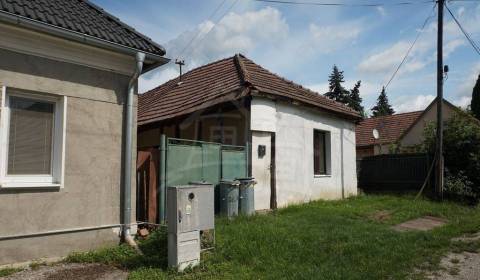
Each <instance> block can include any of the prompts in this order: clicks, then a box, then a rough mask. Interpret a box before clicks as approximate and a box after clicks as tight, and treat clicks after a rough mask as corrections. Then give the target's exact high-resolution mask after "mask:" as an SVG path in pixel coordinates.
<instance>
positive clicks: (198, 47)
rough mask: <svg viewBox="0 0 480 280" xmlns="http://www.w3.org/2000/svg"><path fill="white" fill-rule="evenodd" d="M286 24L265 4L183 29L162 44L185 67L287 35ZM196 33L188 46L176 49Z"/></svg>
mask: <svg viewBox="0 0 480 280" xmlns="http://www.w3.org/2000/svg"><path fill="white" fill-rule="evenodd" d="M288 32H289V26H288V24H287V23H286V20H285V19H284V18H283V16H282V14H281V13H280V11H279V10H277V9H274V8H271V7H266V8H263V9H261V10H258V11H250V12H245V13H243V14H237V13H229V14H228V15H226V16H225V17H224V18H223V19H222V20H221V21H220V22H219V23H217V24H214V23H213V22H211V21H205V22H203V23H201V24H199V25H198V26H197V27H196V28H195V29H194V30H189V31H185V32H183V33H182V34H180V35H179V36H178V37H177V38H175V39H173V40H171V41H170V42H168V43H167V44H165V47H166V48H167V50H168V52H169V56H170V57H177V56H179V55H181V56H182V58H185V59H186V60H187V61H186V62H187V67H188V68H189V69H191V68H194V67H196V66H199V65H202V64H204V63H206V62H208V61H211V60H215V59H218V58H222V57H226V56H231V55H232V54H234V53H238V52H242V53H248V52H249V51H251V50H253V49H254V48H255V47H257V46H260V45H262V44H275V43H278V42H279V41H281V40H285V39H287V38H288ZM195 36H197V39H195V40H194V41H193V43H192V44H191V45H190V47H189V48H188V49H187V50H186V51H185V52H184V53H183V54H180V52H181V51H182V50H183V49H184V48H185V46H186V45H187V44H188V43H189V42H190V41H191V40H192V38H194V37H195Z"/></svg>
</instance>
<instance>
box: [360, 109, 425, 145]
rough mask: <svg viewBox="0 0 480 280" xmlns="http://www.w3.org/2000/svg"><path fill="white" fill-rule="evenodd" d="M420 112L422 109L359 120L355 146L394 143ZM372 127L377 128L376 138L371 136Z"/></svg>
mask: <svg viewBox="0 0 480 280" xmlns="http://www.w3.org/2000/svg"><path fill="white" fill-rule="evenodd" d="M422 113H423V111H416V112H409V113H402V114H395V115H390V116H382V117H374V118H368V119H365V120H363V121H361V122H360V123H358V124H357V126H356V128H355V137H356V142H357V146H370V145H373V144H390V143H395V142H396V141H397V140H399V138H400V137H401V136H402V134H403V133H404V132H405V131H406V130H407V129H408V128H409V127H410V126H411V125H412V124H413V123H414V122H415V121H416V120H417V119H418V118H419V117H420V115H422ZM373 129H377V130H378V132H379V135H380V138H379V139H378V140H375V139H374V138H373V134H372V131H373Z"/></svg>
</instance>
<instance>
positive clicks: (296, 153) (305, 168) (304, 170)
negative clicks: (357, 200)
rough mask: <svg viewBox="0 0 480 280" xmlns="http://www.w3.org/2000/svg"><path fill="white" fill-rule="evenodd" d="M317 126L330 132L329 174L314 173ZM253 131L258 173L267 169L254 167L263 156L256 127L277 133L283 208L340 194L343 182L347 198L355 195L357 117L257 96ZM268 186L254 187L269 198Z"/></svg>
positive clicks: (259, 195)
mask: <svg viewBox="0 0 480 280" xmlns="http://www.w3.org/2000/svg"><path fill="white" fill-rule="evenodd" d="M314 129H318V130H323V131H326V132H329V134H330V145H329V146H330V147H329V150H330V153H328V152H327V154H330V157H328V156H327V162H329V163H327V166H330V168H327V169H329V171H330V172H329V173H330V174H329V175H324V176H314V171H313V131H314ZM251 130H252V151H253V152H252V175H253V176H254V177H255V175H257V176H261V172H264V171H263V170H258V169H256V166H262V164H261V163H259V161H264V160H263V159H260V158H258V155H257V154H256V153H255V151H256V147H257V146H258V144H259V142H258V141H259V140H258V139H259V138H258V137H256V134H258V132H257V131H268V132H274V133H275V135H276V160H275V165H276V173H275V175H276V190H277V203H278V206H279V207H284V206H287V205H289V204H295V203H303V202H307V201H310V200H315V199H340V198H342V185H343V190H344V191H343V192H344V196H345V197H348V196H352V195H356V194H357V177H356V152H355V126H354V123H353V122H351V121H348V120H344V119H341V118H339V117H336V116H334V115H331V114H327V113H322V112H318V111H313V110H312V109H308V108H306V107H302V106H297V105H292V104H287V103H283V102H278V101H273V100H268V99H264V98H258V97H255V98H253V100H252V103H251ZM262 141H263V142H262V144H263V143H265V141H264V139H262ZM327 142H328V141H327ZM327 146H328V145H327ZM342 146H343V147H342ZM268 148H269V147H268ZM342 148H343V153H342ZM342 164H343V171H342ZM342 173H343V176H342ZM269 187H270V186H269V185H268V186H266V185H262V184H260V185H257V186H256V190H255V196H256V198H255V201H256V202H257V201H269V200H270V192H269V191H267V190H268V189H269ZM265 205H266V204H265V203H262V204H257V205H256V206H255V207H256V209H257V210H260V209H264V208H265Z"/></svg>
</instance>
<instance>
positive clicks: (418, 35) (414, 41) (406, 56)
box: [385, 3, 437, 89]
mask: <svg viewBox="0 0 480 280" xmlns="http://www.w3.org/2000/svg"><path fill="white" fill-rule="evenodd" d="M436 7H437V4H436V3H435V5H433V8H432V11H431V12H430V13H429V15H428V17H427V18H426V19H425V21H424V22H423V24H422V27H421V28H420V31H419V32H418V33H417V36H416V37H415V40H413V42H412V44H411V45H410V47H409V48H408V50H407V53H406V54H405V56H404V57H403V59H402V61H401V62H400V64H399V65H398V66H397V68H396V69H395V71H394V72H393V74H392V76H391V77H390V79H389V80H388V82H387V83H386V85H385V89H387V88H388V86H389V85H390V83H391V82H392V81H393V79H394V78H395V77H396V76H397V74H398V71H399V70H400V68H401V67H402V66H403V64H405V62H406V61H407V58H408V56H409V55H410V53H411V51H412V50H413V48H414V47H415V44H416V43H417V41H418V39H419V38H420V36H421V35H422V33H423V30H424V29H425V26H427V24H428V22H429V21H430V20H431V19H432V18H433V16H434V12H435V8H436Z"/></svg>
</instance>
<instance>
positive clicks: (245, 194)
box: [236, 178, 255, 216]
mask: <svg viewBox="0 0 480 280" xmlns="http://www.w3.org/2000/svg"><path fill="white" fill-rule="evenodd" d="M236 180H237V181H238V182H240V187H239V197H238V198H239V201H238V206H239V207H238V211H239V213H240V214H241V215H247V216H249V215H253V214H254V213H255V195H254V189H253V186H254V185H255V180H254V179H253V178H237V179H236Z"/></svg>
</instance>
